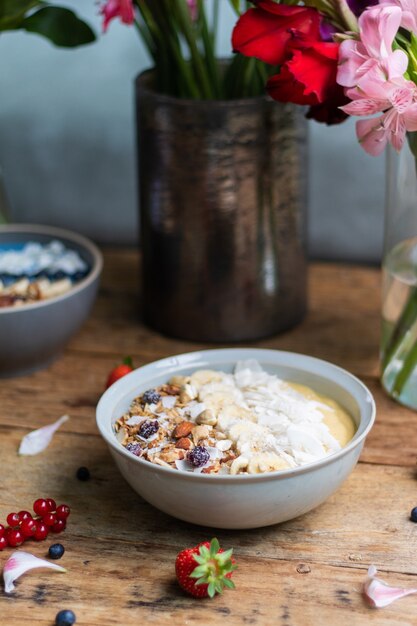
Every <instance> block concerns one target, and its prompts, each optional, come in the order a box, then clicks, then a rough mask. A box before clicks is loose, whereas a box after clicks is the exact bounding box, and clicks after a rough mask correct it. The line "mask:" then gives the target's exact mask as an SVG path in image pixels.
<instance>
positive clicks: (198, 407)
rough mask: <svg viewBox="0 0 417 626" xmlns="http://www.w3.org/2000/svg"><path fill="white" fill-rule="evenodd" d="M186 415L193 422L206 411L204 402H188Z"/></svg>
mask: <svg viewBox="0 0 417 626" xmlns="http://www.w3.org/2000/svg"><path fill="white" fill-rule="evenodd" d="M188 409H189V410H188V414H189V416H190V417H191V419H193V420H195V418H196V417H198V416H199V415H200V413H202V412H203V411H205V409H206V405H205V404H204V402H190V403H189V405H188Z"/></svg>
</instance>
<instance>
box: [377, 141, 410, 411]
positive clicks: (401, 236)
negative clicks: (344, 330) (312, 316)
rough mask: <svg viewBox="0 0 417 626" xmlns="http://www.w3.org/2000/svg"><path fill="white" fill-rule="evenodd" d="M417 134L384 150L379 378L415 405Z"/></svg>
mask: <svg viewBox="0 0 417 626" xmlns="http://www.w3.org/2000/svg"><path fill="white" fill-rule="evenodd" d="M415 134H416V133H413V134H411V135H409V136H408V138H407V140H406V142H405V144H404V147H403V149H402V150H401V152H400V153H397V152H395V151H394V150H393V149H392V148H389V149H388V152H387V166H386V167H387V170H386V205H385V240H384V254H383V287H382V298H383V302H382V336H381V380H382V385H383V387H384V389H385V390H386V391H387V392H388V394H389V395H390V396H391V397H392V398H394V399H395V400H397V401H398V402H400V403H401V404H404V405H406V406H408V407H410V408H412V409H417V169H416V164H417V160H416V157H415V153H416V151H415V145H414V144H415V142H416V139H415Z"/></svg>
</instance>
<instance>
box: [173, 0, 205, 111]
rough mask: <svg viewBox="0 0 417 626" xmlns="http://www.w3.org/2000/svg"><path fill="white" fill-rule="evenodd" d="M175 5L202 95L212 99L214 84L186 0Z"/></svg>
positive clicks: (178, 0) (179, 0)
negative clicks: (194, 30) (209, 75)
mask: <svg viewBox="0 0 417 626" xmlns="http://www.w3.org/2000/svg"><path fill="white" fill-rule="evenodd" d="M171 1H172V0H171ZM175 7H176V14H177V18H178V22H179V24H180V27H181V30H182V34H183V36H184V39H185V41H186V42H187V46H188V48H189V50H190V55H191V58H190V62H191V64H192V66H193V69H194V72H195V75H196V78H197V80H198V81H199V83H200V90H201V94H202V97H203V98H207V99H209V100H210V99H212V98H213V97H214V94H213V90H212V85H211V84H210V81H209V79H208V76H207V68H206V67H205V66H204V63H203V59H202V56H201V52H200V50H199V49H198V47H197V44H196V39H195V33H194V32H193V27H192V23H191V19H190V14H189V11H188V7H187V6H186V4H185V2H184V0H176V1H175ZM171 10H172V9H171Z"/></svg>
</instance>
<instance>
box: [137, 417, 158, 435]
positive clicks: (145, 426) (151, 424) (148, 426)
mask: <svg viewBox="0 0 417 626" xmlns="http://www.w3.org/2000/svg"><path fill="white" fill-rule="evenodd" d="M158 428H159V422H158V421H157V420H146V421H144V422H142V424H141V425H140V428H139V432H138V435H139V437H143V438H144V439H149V437H152V435H154V434H155V433H156V432H157V430H158Z"/></svg>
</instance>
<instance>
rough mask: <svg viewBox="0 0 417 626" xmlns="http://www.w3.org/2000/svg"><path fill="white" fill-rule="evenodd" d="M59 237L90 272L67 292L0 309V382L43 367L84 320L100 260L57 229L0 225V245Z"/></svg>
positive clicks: (85, 243)
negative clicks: (77, 254)
mask: <svg viewBox="0 0 417 626" xmlns="http://www.w3.org/2000/svg"><path fill="white" fill-rule="evenodd" d="M52 239H59V240H60V241H62V242H63V243H64V245H65V246H66V247H67V248H70V249H72V250H75V251H76V252H78V253H79V255H80V256H81V257H82V258H83V259H84V260H85V261H86V262H87V263H88V265H89V267H90V268H91V269H90V271H89V273H88V274H87V276H86V277H85V278H84V279H82V280H81V281H80V282H78V283H76V284H75V285H74V287H73V288H72V289H71V290H70V291H68V293H66V294H64V295H62V296H57V297H55V298H51V299H50V300H43V301H41V302H35V303H33V304H27V305H24V306H22V307H17V308H16V307H4V308H0V378H7V377H11V376H20V375H24V374H28V373H30V372H32V371H34V370H37V369H41V368H43V367H46V366H47V365H48V364H49V363H50V362H51V361H52V360H54V359H55V358H56V357H57V356H58V355H59V354H60V353H61V352H62V350H63V349H64V347H65V345H66V343H67V342H68V341H69V339H70V338H71V337H72V336H73V335H74V333H76V332H77V330H78V329H79V328H80V326H81V325H82V323H83V322H84V321H85V320H86V318H87V317H88V314H89V312H90V309H91V306H92V304H93V302H94V299H95V297H96V293H97V287H98V283H99V278H100V273H101V270H102V266H103V259H102V256H101V253H100V251H99V250H98V248H97V247H96V246H95V245H94V244H93V243H92V242H91V241H89V240H88V239H86V238H85V237H82V236H81V235H78V234H76V233H73V232H71V231H68V230H63V229H61V228H54V227H52V226H38V225H32V224H10V225H7V226H0V247H1V246H2V245H4V244H23V243H26V242H28V241H35V242H39V243H41V244H46V243H48V242H50V241H51V240H52Z"/></svg>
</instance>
